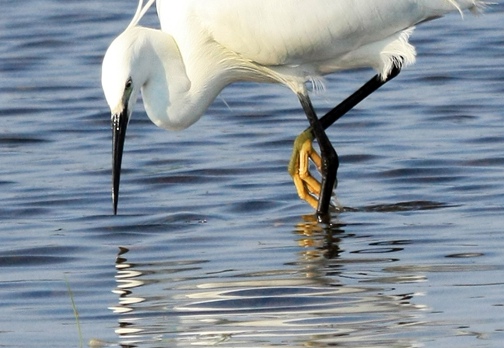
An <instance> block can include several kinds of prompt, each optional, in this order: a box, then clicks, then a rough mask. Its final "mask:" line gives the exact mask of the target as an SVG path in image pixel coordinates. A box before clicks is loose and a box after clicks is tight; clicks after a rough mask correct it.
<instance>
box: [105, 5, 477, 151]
mask: <svg viewBox="0 0 504 348" xmlns="http://www.w3.org/2000/svg"><path fill="white" fill-rule="evenodd" d="M152 3H153V0H149V2H148V3H147V5H146V6H145V7H142V6H143V1H142V0H141V2H140V4H139V7H138V11H137V14H136V15H135V17H134V19H133V21H132V23H131V24H130V26H129V27H128V28H127V29H126V30H125V31H124V32H123V33H122V34H121V35H119V37H117V38H116V39H115V40H114V42H113V43H112V44H111V46H110V47H109V49H108V50H107V53H106V55H105V58H104V61H103V71H102V84H103V89H104V92H105V97H106V99H107V102H108V104H109V106H110V109H111V111H112V114H113V119H114V118H117V117H119V116H117V115H121V114H122V113H125V115H124V117H126V118H127V120H129V118H130V116H131V111H132V110H133V104H134V103H135V101H136V96H137V95H138V93H139V91H140V90H141V91H142V93H143V101H144V105H145V109H146V112H147V115H148V116H149V118H150V119H151V120H152V121H153V122H154V123H155V124H156V125H158V126H159V127H163V128H166V129H184V128H187V127H189V126H190V125H191V124H193V123H194V122H196V121H197V120H198V119H199V118H200V117H201V116H202V115H203V114H204V112H205V110H206V109H207V107H208V106H209V105H210V103H211V102H212V101H213V100H214V99H215V98H216V97H217V95H218V94H219V93H220V91H221V90H222V89H223V88H224V87H225V86H227V85H229V84H231V83H233V82H236V81H258V82H276V83H281V84H284V85H286V86H288V87H289V88H290V89H291V90H292V91H294V92H295V93H296V94H298V95H303V96H306V98H308V92H307V88H306V86H305V84H306V82H310V81H317V80H319V79H320V77H321V76H322V75H324V74H329V73H333V72H336V71H340V70H347V69H354V68H361V67H371V68H373V69H375V70H376V71H377V73H378V74H380V76H381V78H382V79H383V80H385V79H386V78H387V76H388V74H389V73H390V71H391V70H392V68H393V67H394V66H396V65H400V66H403V65H407V64H411V63H413V62H414V61H415V49H414V47H413V46H412V45H411V44H410V43H409V42H408V38H409V36H410V34H411V33H412V31H413V29H414V27H415V26H416V25H417V24H419V23H422V22H424V21H428V20H431V19H435V18H437V17H440V16H443V15H444V14H446V13H447V12H450V11H460V12H462V11H463V10H465V9H470V10H472V11H476V10H477V9H478V8H479V7H481V6H483V2H481V1H478V0H249V1H245V0H184V1H176V0H158V1H157V8H158V15H159V19H160V23H161V31H160V30H154V29H148V28H143V27H139V26H137V23H138V21H139V20H140V19H141V17H142V16H143V14H144V13H145V12H146V10H147V9H148V7H150V6H151V4H152ZM128 81H129V82H128ZM125 111H127V112H125ZM114 115H116V116H114ZM126 124H127V122H126ZM121 154H122V148H121Z"/></svg>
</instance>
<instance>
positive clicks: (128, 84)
mask: <svg viewBox="0 0 504 348" xmlns="http://www.w3.org/2000/svg"><path fill="white" fill-rule="evenodd" d="M132 85H133V81H131V77H130V78H129V79H128V80H127V81H126V85H125V86H124V89H125V90H126V89H130V88H131V86H132Z"/></svg>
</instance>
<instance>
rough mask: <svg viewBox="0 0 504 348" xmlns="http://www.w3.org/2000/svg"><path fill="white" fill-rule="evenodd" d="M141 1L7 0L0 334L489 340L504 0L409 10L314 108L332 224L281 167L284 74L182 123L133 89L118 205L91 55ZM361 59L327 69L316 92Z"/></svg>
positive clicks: (289, 107) (182, 341)
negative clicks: (326, 141)
mask: <svg viewBox="0 0 504 348" xmlns="http://www.w3.org/2000/svg"><path fill="white" fill-rule="evenodd" d="M135 8H136V2H135V1H119V0H113V1H107V2H103V1H95V0H90V1H82V2H79V1H74V2H68V1H57V0H52V1H51V0H37V1H33V0H32V1H30V0H26V1H14V0H7V1H4V2H3V3H2V16H1V17H0V75H1V79H0V119H1V127H0V145H1V146H0V151H1V155H0V156H1V160H2V165H1V167H0V188H1V192H2V193H1V197H2V199H1V200H0V221H1V222H0V274H1V278H0V298H1V301H0V313H1V314H0V347H35V346H37V347H38V346H42V347H79V346H81V345H83V346H88V345H89V346H92V347H109V346H110V347H118V346H119V347H132V346H135V347H148V348H150V347H192V346H204V347H206V346H214V345H216V346H223V347H334V346H338V347H420V346H425V347H500V346H501V345H502V342H503V341H504V296H503V295H502V288H503V285H504V214H503V212H504V112H503V102H502V100H503V94H504V68H503V57H504V38H503V35H502V33H503V32H504V21H503V14H504V6H503V5H502V4H495V5H493V6H492V7H491V8H490V9H488V10H487V11H486V13H485V14H484V15H483V16H479V17H473V16H471V15H466V16H465V19H464V20H461V18H460V16H458V15H457V14H453V15H450V16H448V17H446V18H443V19H439V20H436V21H433V22H430V23H426V24H425V25H422V26H421V27H420V28H418V30H417V31H416V32H415V34H414V36H413V38H412V42H413V43H414V44H415V45H416V46H417V49H418V62H417V64H416V65H414V66H412V67H410V68H408V69H405V70H404V71H403V73H401V75H400V76H399V77H397V78H396V79H395V80H394V81H392V82H391V83H390V84H388V85H386V86H385V87H383V89H382V90H380V91H379V92H377V93H376V94H374V95H373V96H371V97H370V98H369V99H368V100H366V101H365V102H363V103H362V104H361V105H359V107H357V108H356V109H355V110H354V111H353V112H352V113H351V114H349V115H347V116H345V117H344V118H342V119H341V120H340V121H338V123H337V124H336V125H334V126H333V127H332V128H331V129H330V131H329V135H330V138H331V139H332V140H333V143H334V145H335V147H336V149H337V150H338V153H339V155H340V161H341V164H340V171H339V176H338V179H339V186H338V189H337V191H336V192H337V199H338V202H339V203H340V204H341V205H342V206H343V207H345V209H344V211H343V212H341V213H339V214H334V215H333V216H332V221H331V224H330V225H321V224H318V223H317V222H316V221H315V219H314V217H313V211H312V209H311V208H310V207H309V206H308V205H307V204H305V203H303V202H301V201H300V200H299V199H298V198H297V194H296V192H295V190H294V186H293V184H292V182H291V180H290V177H289V175H288V174H287V172H286V166H287V162H288V158H289V156H290V153H291V146H292V141H293V139H294V138H295V136H296V135H297V134H298V133H299V132H301V131H302V130H303V129H304V128H305V127H306V126H307V122H306V120H305V117H304V116H303V114H302V111H301V109H300V107H299V105H298V103H297V100H296V98H295V96H293V95H292V93H291V92H290V91H288V90H286V89H284V88H282V87H279V86H274V85H259V84H236V85H233V86H231V87H229V88H227V89H226V90H225V91H224V92H223V93H222V95H221V96H220V97H219V98H218V99H217V100H216V101H215V102H214V103H213V104H212V106H211V107H210V109H209V110H208V112H207V114H206V115H205V116H204V117H203V118H202V120H201V121H200V122H198V123H197V124H196V125H194V126H193V127H191V128H190V129H188V130H186V131H183V132H179V133H169V132H166V131H164V130H161V129H158V128H156V127H155V126H154V125H152V124H151V123H150V121H149V120H148V118H147V116H146V115H145V113H144V111H143V108H142V105H141V103H139V104H138V107H137V110H135V114H134V116H133V117H134V118H133V120H132V122H131V124H130V126H129V128H128V135H127V140H126V147H125V154H124V161H123V176H122V185H121V199H120V202H119V215H118V216H112V206H111V201H110V170H111V169H110V167H111V158H110V157H111V154H110V152H111V134H110V133H111V132H110V115H109V111H108V107H107V105H106V103H105V101H104V98H103V94H102V91H101V86H100V68H101V59H102V56H103V54H104V52H105V50H106V48H107V46H108V44H109V43H110V41H111V40H112V39H113V37H115V36H116V35H117V34H118V33H119V32H121V31H122V30H123V29H124V28H125V26H126V25H127V23H128V22H129V20H130V18H131V16H132V14H133V13H134V10H135ZM145 24H147V25H156V17H155V14H154V12H151V13H149V16H148V18H146V21H145ZM372 74H373V72H372V71H367V70H363V71H357V72H351V73H343V74H339V75H335V76H330V77H328V78H327V91H326V92H324V93H321V94H319V95H317V96H315V97H314V104H315V105H316V107H317V109H318V110H319V112H320V114H322V113H323V112H324V111H325V110H327V109H329V108H330V107H332V106H334V105H335V104H336V102H337V101H339V100H341V99H343V98H344V97H346V96H347V95H348V94H350V93H351V92H352V91H353V90H355V89H356V88H358V87H359V85H360V84H362V83H363V82H364V81H366V80H367V79H369V78H370V77H371V76H372ZM68 288H70V289H71V294H70V292H69V290H68ZM72 299H73V300H74V301H75V308H76V310H77V311H78V314H77V315H75V314H74V312H73V306H72ZM76 317H77V319H78V324H77V323H76ZM79 327H80V329H81V331H82V341H81V340H80V339H79V334H78V328H79Z"/></svg>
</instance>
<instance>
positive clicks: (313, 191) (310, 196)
mask: <svg viewBox="0 0 504 348" xmlns="http://www.w3.org/2000/svg"><path fill="white" fill-rule="evenodd" d="M310 160H311V161H312V162H313V163H314V164H315V166H316V167H317V169H318V170H319V171H320V168H321V166H322V160H321V158H320V156H319V154H318V153H317V152H316V151H315V150H314V149H313V134H312V131H311V129H310V128H308V129H307V130H305V131H304V132H302V133H301V134H299V135H298V137H297V138H296V140H295V141H294V146H293V149H292V156H291V159H290V162H289V168H288V170H289V174H290V175H291V176H292V179H293V180H294V185H296V190H297V192H298V195H299V197H300V198H301V199H303V200H305V201H306V202H308V204H310V205H311V206H312V207H313V208H314V209H317V206H318V197H319V196H320V182H318V180H317V179H315V178H314V177H313V176H312V175H311V173H310V171H309V167H310Z"/></svg>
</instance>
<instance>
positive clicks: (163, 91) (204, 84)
mask: <svg viewBox="0 0 504 348" xmlns="http://www.w3.org/2000/svg"><path fill="white" fill-rule="evenodd" d="M148 35H149V39H148V40H146V44H147V45H148V46H149V47H147V48H145V49H144V52H148V54H145V53H143V54H144V55H143V57H142V63H141V64H143V65H144V66H145V69H146V70H147V71H148V73H147V74H146V76H147V78H146V80H145V82H144V83H142V94H143V100H144V105H145V109H146V111H147V114H148V116H149V118H150V119H151V120H152V122H154V123H155V124H156V125H157V126H159V127H162V128H166V129H173V130H180V129H185V128H187V127H189V126H190V125H192V124H193V123H195V122H196V121H198V120H199V119H200V118H201V116H202V115H203V114H204V113H205V111H206V110H207V108H208V106H209V105H210V104H211V103H212V102H213V101H214V99H215V98H216V97H217V95H218V94H219V93H220V92H221V90H222V89H223V88H224V87H225V86H226V85H227V84H229V83H230V82H232V81H230V79H231V78H228V77H226V76H225V75H226V73H225V70H223V69H221V68H219V66H218V65H219V59H221V58H219V57H216V56H208V55H203V56H202V55H201V54H199V53H196V52H184V53H185V54H183V55H182V54H181V53H180V50H179V46H178V45H177V43H176V42H175V40H174V39H173V37H172V36H171V35H168V34H166V33H163V32H161V31H159V30H149V34H148ZM149 51H150V52H149Z"/></svg>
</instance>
